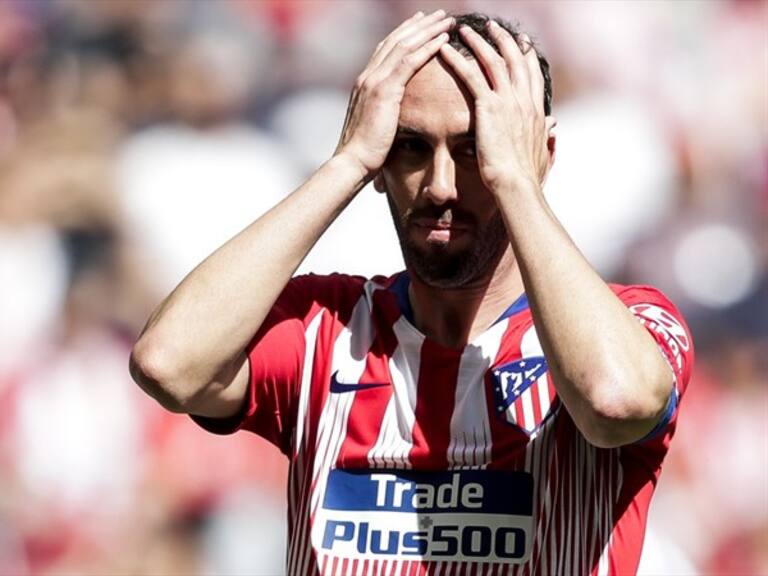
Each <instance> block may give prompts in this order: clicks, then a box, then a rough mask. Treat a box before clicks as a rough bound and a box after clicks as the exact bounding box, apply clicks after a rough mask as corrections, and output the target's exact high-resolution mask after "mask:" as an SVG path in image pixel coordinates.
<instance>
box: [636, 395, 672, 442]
mask: <svg viewBox="0 0 768 576" xmlns="http://www.w3.org/2000/svg"><path fill="white" fill-rule="evenodd" d="M678 402H679V396H678V394H677V386H672V393H671V394H670V395H669V400H667V407H666V409H665V410H664V415H663V416H662V417H661V420H659V421H658V423H657V424H656V426H654V427H653V430H651V431H650V432H648V434H646V435H645V436H643V437H642V438H640V440H638V441H637V442H638V443H639V442H645V441H646V440H651V439H652V438H656V436H658V435H659V434H661V433H662V432H663V431H664V429H665V428H666V427H667V424H669V423H670V421H671V420H672V417H673V416H674V415H675V412H676V411H677V403H678Z"/></svg>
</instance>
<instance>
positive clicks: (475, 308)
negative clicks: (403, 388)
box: [408, 246, 523, 348]
mask: <svg viewBox="0 0 768 576" xmlns="http://www.w3.org/2000/svg"><path fill="white" fill-rule="evenodd" d="M522 292H523V281H522V277H521V276H520V271H519V268H518V266H517V262H516V260H515V257H514V255H513V253H512V247H511V246H510V247H509V248H508V249H507V250H506V252H504V255H503V256H502V258H501V260H500V261H499V264H498V265H497V266H496V268H495V269H494V271H493V273H492V274H491V276H490V277H489V278H486V279H483V280H481V281H480V282H478V283H476V284H473V285H472V286H467V287H462V288H452V289H446V288H436V287H433V286H429V285H427V284H425V283H424V282H422V281H421V280H420V279H419V278H418V277H417V276H416V275H415V274H411V284H410V287H409V291H408V296H409V297H410V300H411V306H412V308H413V315H414V321H415V323H416V327H417V328H418V329H419V330H420V331H421V332H422V333H423V334H424V335H425V336H427V337H428V338H429V339H430V340H434V341H435V342H437V343H439V344H441V345H443V346H446V347H449V348H463V347H464V346H466V345H467V343H468V342H470V341H472V340H473V339H474V338H475V337H476V336H478V335H479V334H481V333H483V332H484V331H485V330H487V329H488V327H490V326H491V325H492V324H493V323H494V322H495V321H496V320H497V319H498V317H499V316H500V315H501V314H502V313H503V312H504V310H506V309H507V308H508V307H509V305H510V304H511V303H512V302H514V300H515V299H517V297H518V296H520V294H522Z"/></svg>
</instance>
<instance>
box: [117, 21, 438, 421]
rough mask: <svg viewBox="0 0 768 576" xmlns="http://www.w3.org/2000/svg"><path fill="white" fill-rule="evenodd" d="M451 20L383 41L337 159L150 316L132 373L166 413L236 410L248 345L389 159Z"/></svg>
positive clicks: (406, 27) (403, 29)
mask: <svg viewBox="0 0 768 576" xmlns="http://www.w3.org/2000/svg"><path fill="white" fill-rule="evenodd" d="M444 16H445V14H444V13H443V12H442V11H437V12H435V13H433V14H430V15H428V16H424V15H423V14H421V13H417V14H416V15H415V16H414V17H412V18H410V19H409V20H406V21H405V22H404V23H403V24H401V25H400V26H399V27H398V28H397V29H395V31H393V32H392V33H391V34H390V35H389V36H388V37H387V38H386V39H385V40H384V41H383V42H382V43H381V44H379V46H378V47H377V50H376V51H375V52H374V55H373V57H372V58H371V61H370V62H369V64H368V66H367V67H366V69H365V70H364V71H363V73H362V74H361V76H360V77H359V78H358V82H357V84H356V86H355V90H354V91H353V93H352V97H351V99H350V106H349V110H348V113H347V119H346V122H345V126H344V130H343V132H342V137H341V141H340V144H339V147H338V149H337V150H336V153H335V155H334V157H333V158H332V159H331V160H329V161H328V162H327V163H325V164H324V165H323V166H322V167H321V168H320V169H319V170H318V171H317V172H316V173H315V174H314V175H313V176H312V177H311V178H310V179H309V180H308V181H307V182H306V183H305V184H304V185H302V186H301V187H300V188H298V189H297V190H296V191H294V192H293V193H292V194H290V195H289V196H288V197H286V198H285V199H284V200H283V201H282V202H280V203H279V204H278V205H277V206H275V207H274V208H272V209H271V210H270V211H269V212H267V213H266V214H264V215H263V216H262V217H261V218H259V219H258V220H256V221H255V222H253V223H252V224H251V225H250V226H248V227H247V228H245V229H244V230H243V231H242V232H240V233H239V234H238V235H236V236H235V237H234V238H232V239H231V240H229V241H228V242H227V243H226V244H224V245H223V246H221V247H220V248H219V249H218V250H216V251H215V252H214V253H213V254H211V255H210V256H209V257H208V258H206V259H205V260H204V261H203V262H202V263H201V264H200V265H198V266H197V267H196V268H195V269H194V270H193V271H192V272H191V273H190V274H189V275H188V276H187V277H186V278H185V279H184V280H183V281H182V282H181V284H179V286H177V287H176V289H175V290H174V291H173V292H172V293H171V294H170V295H169V296H168V297H167V298H166V299H165V300H164V301H163V302H162V304H161V305H160V306H159V307H158V309H157V310H156V311H155V312H154V313H153V314H152V316H151V317H150V319H149V321H148V322H147V325H146V327H145V328H144V331H143V332H142V334H141V336H140V337H139V340H138V342H137V343H136V345H135V346H134V348H133V352H132V354H131V360H130V369H131V375H132V376H133V378H134V379H135V380H136V382H137V383H138V384H139V385H140V386H141V387H142V388H143V389H144V390H145V391H146V392H147V393H148V394H150V395H151V396H153V397H154V398H156V399H157V400H158V401H159V402H160V403H161V404H162V405H163V406H164V407H166V408H167V409H169V410H172V411H176V412H188V413H192V414H198V415H201V416H210V417H226V416H230V415H233V414H234V413H236V412H237V411H238V409H239V408H240V406H241V405H242V403H243V400H244V398H245V393H246V390H247V386H248V375H249V366H248V358H247V353H246V347H247V346H248V344H249V342H250V341H251V339H252V338H253V335H254V334H255V333H256V332H257V331H258V330H259V328H260V326H261V324H262V322H263V321H264V319H265V318H266V316H267V314H268V313H269V311H270V309H271V307H272V305H273V304H274V302H275V300H276V299H277V297H278V295H279V294H280V292H281V291H282V290H283V288H284V287H285V285H286V284H287V282H288V280H290V278H291V276H292V275H293V273H294V272H295V270H296V268H298V266H299V264H300V263H301V261H302V260H303V259H304V258H305V256H306V255H307V253H308V252H309V250H310V249H311V248H312V246H313V245H314V244H315V242H316V241H317V240H318V238H319V237H320V235H321V234H322V233H323V232H324V231H325V230H326V228H327V227H328V226H329V225H330V224H331V223H332V222H333V220H334V219H335V218H336V216H338V214H339V213H340V212H341V211H342V210H343V209H344V207H346V205H347V204H348V203H349V202H350V201H351V200H352V198H353V197H354V196H355V194H357V192H358V191H359V190H360V189H361V188H362V187H363V186H364V185H365V183H366V182H367V181H368V180H370V179H371V177H372V175H373V174H375V172H376V171H378V170H379V168H380V167H381V165H382V164H383V163H384V160H385V159H386V156H387V154H388V152H389V149H390V147H391V144H392V141H393V139H394V135H395V131H396V129H397V119H398V115H399V110H400V100H401V99H402V94H403V91H404V89H405V83H406V82H407V81H408V79H410V77H411V76H412V75H413V74H414V73H415V71H416V70H418V69H419V68H420V67H421V66H422V65H423V64H424V63H425V62H426V61H427V60H429V58H431V57H432V56H434V54H435V53H436V52H437V51H438V49H439V48H440V45H442V43H444V42H445V40H446V39H447V36H446V35H444V34H443V32H444V31H445V30H447V28H448V27H449V26H450V23H451V19H450V18H445V17H444Z"/></svg>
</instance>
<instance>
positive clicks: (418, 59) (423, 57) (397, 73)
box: [393, 32, 448, 85]
mask: <svg viewBox="0 0 768 576" xmlns="http://www.w3.org/2000/svg"><path fill="white" fill-rule="evenodd" d="M446 42H448V33H447V32H442V33H441V34H438V35H437V36H436V37H435V38H432V40H430V41H429V42H426V43H424V44H422V45H421V47H420V48H418V49H417V50H414V51H412V52H410V53H408V54H407V55H406V56H404V57H403V58H401V59H400V60H399V62H398V65H397V66H396V67H395V69H394V70H393V79H394V80H396V81H397V82H400V83H402V84H403V85H404V84H405V83H406V82H408V80H409V79H410V78H411V77H412V76H413V75H414V74H415V73H416V72H417V71H418V70H419V69H420V68H421V67H422V66H424V64H426V63H427V62H428V61H429V59H430V58H432V57H433V56H434V55H435V54H437V52H438V51H439V50H440V47H441V46H443V45H444V44H445V43H446Z"/></svg>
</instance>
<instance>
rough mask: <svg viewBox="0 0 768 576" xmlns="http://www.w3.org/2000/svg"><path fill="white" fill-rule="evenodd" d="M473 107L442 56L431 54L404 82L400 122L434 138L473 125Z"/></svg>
mask: <svg viewBox="0 0 768 576" xmlns="http://www.w3.org/2000/svg"><path fill="white" fill-rule="evenodd" d="M471 64H473V65H477V64H476V63H475V62H474V61H471ZM472 109H473V100H472V96H471V94H469V92H468V91H467V89H466V88H465V87H464V85H463V83H462V82H461V80H459V79H458V78H457V77H456V76H455V75H454V74H453V72H452V71H451V70H449V68H448V66H447V65H446V64H444V63H443V62H442V60H440V59H439V58H432V59H431V60H430V61H429V62H428V63H427V64H426V65H424V66H423V67H422V68H421V69H420V70H419V71H418V72H417V73H416V74H415V75H414V76H413V77H412V78H411V79H410V80H409V81H408V83H407V84H406V86H405V93H404V94H403V100H402V103H401V104H400V125H401V126H405V127H408V128H412V129H414V130H417V131H419V132H423V133H425V134H429V135H431V136H433V137H435V138H440V137H449V136H451V135H454V134H461V133H464V132H466V131H467V130H469V129H470V128H472V127H473V126H472V124H473V123H474V118H473V117H474V114H473V113H472Z"/></svg>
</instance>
